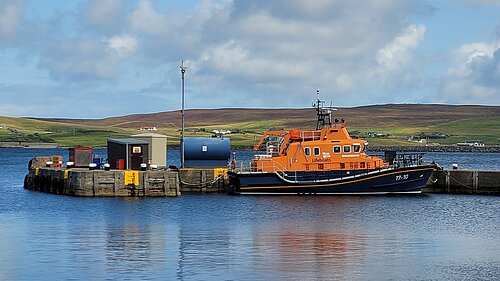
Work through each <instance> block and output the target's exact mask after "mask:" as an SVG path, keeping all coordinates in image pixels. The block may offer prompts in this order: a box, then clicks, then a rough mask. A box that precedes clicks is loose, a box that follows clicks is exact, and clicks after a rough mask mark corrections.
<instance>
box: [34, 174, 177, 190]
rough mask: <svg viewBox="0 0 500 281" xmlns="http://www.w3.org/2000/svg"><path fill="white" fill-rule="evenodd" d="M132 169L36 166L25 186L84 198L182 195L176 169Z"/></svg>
mask: <svg viewBox="0 0 500 281" xmlns="http://www.w3.org/2000/svg"><path fill="white" fill-rule="evenodd" d="M129 172H132V171H120V170H113V171H104V170H88V169H87V170H85V169H64V168H36V169H35V170H31V171H30V172H29V173H28V175H26V178H25V181H24V188H26V189H30V190H35V191H41V192H46V193H52V194H63V195H72V196H83V197H103V196H120V197H122V196H151V197H157V196H178V195H181V192H180V189H179V178H178V175H177V173H175V172H171V171H133V174H132V176H130V174H129ZM130 177H132V179H130Z"/></svg>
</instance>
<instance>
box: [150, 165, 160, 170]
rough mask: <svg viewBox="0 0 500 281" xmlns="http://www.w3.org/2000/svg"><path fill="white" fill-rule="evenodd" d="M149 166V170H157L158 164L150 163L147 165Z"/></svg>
mask: <svg viewBox="0 0 500 281" xmlns="http://www.w3.org/2000/svg"><path fill="white" fill-rule="evenodd" d="M149 167H150V168H151V170H153V171H156V170H158V165H156V164H151V165H149Z"/></svg>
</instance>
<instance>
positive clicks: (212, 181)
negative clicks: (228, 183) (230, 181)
mask: <svg viewBox="0 0 500 281" xmlns="http://www.w3.org/2000/svg"><path fill="white" fill-rule="evenodd" d="M222 177H224V175H220V176H218V177H217V178H215V179H213V180H211V181H206V182H198V183H189V182H185V181H183V180H182V179H181V177H180V175H179V182H180V183H182V184H184V185H191V186H199V185H210V186H212V185H213V184H214V183H216V182H217V181H218V180H219V179H221V178H222Z"/></svg>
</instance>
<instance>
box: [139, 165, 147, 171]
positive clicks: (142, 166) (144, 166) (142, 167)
mask: <svg viewBox="0 0 500 281" xmlns="http://www.w3.org/2000/svg"><path fill="white" fill-rule="evenodd" d="M147 168H148V164H146V163H141V171H146V170H147Z"/></svg>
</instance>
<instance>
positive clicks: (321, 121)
mask: <svg viewBox="0 0 500 281" xmlns="http://www.w3.org/2000/svg"><path fill="white" fill-rule="evenodd" d="M316 95H317V99H316V102H315V103H313V107H314V109H316V116H317V117H318V121H317V122H316V130H321V129H322V128H329V127H331V126H332V109H331V108H325V107H324V105H325V101H323V100H321V99H320V98H319V89H318V90H317V91H316Z"/></svg>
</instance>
